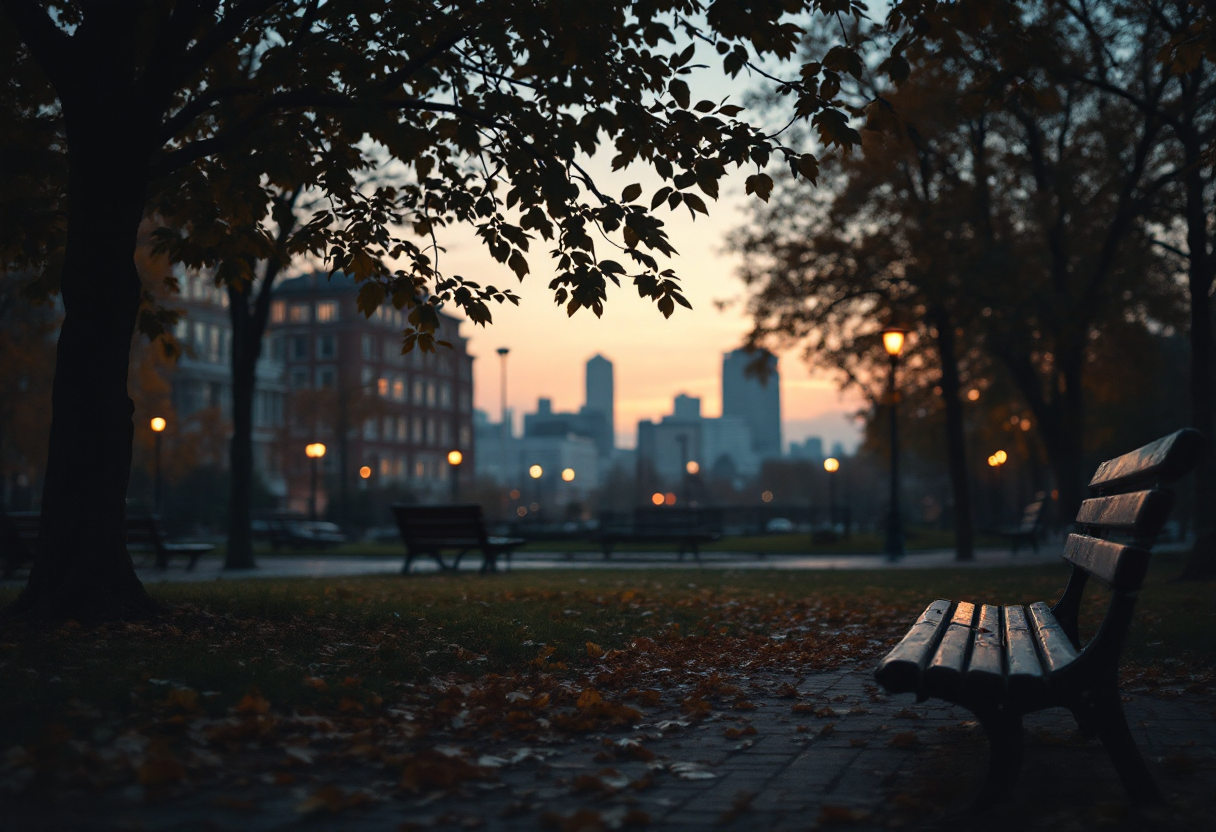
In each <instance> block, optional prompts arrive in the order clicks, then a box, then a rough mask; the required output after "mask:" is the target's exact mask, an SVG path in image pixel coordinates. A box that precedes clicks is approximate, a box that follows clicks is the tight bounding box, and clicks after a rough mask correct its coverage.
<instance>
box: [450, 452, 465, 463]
mask: <svg viewBox="0 0 1216 832" xmlns="http://www.w3.org/2000/svg"><path fill="white" fill-rule="evenodd" d="M462 462H464V454H462V453H461V452H460V451H448V465H459V464H460V463H462Z"/></svg>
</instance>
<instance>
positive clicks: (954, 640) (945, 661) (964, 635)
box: [923, 601, 976, 696]
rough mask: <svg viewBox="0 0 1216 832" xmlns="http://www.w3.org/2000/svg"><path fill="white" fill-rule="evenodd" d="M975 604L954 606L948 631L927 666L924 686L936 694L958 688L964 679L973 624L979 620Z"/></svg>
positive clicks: (968, 603) (962, 603)
mask: <svg viewBox="0 0 1216 832" xmlns="http://www.w3.org/2000/svg"><path fill="white" fill-rule="evenodd" d="M975 612H976V610H975V604H972V603H971V602H969V601H959V602H958V606H957V607H955V609H954V615H953V617H951V619H950V624H949V625H948V626H947V627H946V634H945V635H943V636H942V640H941V643H940V644H939V645H938V646H937V652H936V653H934V654H933V659H932V661H930V662H929V666H928V667H926V668H925V673H924V686H923V687H924V689H925V690H926V691H928V692H930V693H934V694H936V695H939V696H940V695H942V694H949V693H952V692H954V691H956V690H957V689H958V687H959V685H960V684H961V683H962V680H963V669H964V668H965V667H966V666H967V653H968V651H969V649H970V647H971V625H972V622H974V621H975Z"/></svg>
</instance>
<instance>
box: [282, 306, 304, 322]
mask: <svg viewBox="0 0 1216 832" xmlns="http://www.w3.org/2000/svg"><path fill="white" fill-rule="evenodd" d="M287 319H288V320H289V321H291V322H292V323H293V324H306V323H308V304H307V303H293V304H292V305H291V306H290V307H288V309H287Z"/></svg>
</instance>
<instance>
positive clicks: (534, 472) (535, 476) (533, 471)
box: [528, 465, 545, 511]
mask: <svg viewBox="0 0 1216 832" xmlns="http://www.w3.org/2000/svg"><path fill="white" fill-rule="evenodd" d="M544 475H545V469H544V468H541V467H540V466H539V465H533V466H532V467H530V468H529V469H528V476H529V477H531V478H532V481H533V482H534V483H536V485H534V486H533V488H532V493H533V494H535V495H536V500H535V501H534V502H533V504H532V505H533V509H532V510H533V511H537V510H539V508H540V498H541V493H540V485H541V483H540V478H541V477H543V476H544Z"/></svg>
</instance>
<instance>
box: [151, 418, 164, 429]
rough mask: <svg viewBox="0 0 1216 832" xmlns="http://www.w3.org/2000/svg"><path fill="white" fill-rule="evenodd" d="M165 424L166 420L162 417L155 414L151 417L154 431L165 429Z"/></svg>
mask: <svg viewBox="0 0 1216 832" xmlns="http://www.w3.org/2000/svg"><path fill="white" fill-rule="evenodd" d="M165 424H166V422H165V420H164V419H162V418H161V417H159V416H155V417H153V419H152V430H153V431H154V432H156V433H160V432H161V431H162V430H164V429H165Z"/></svg>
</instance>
